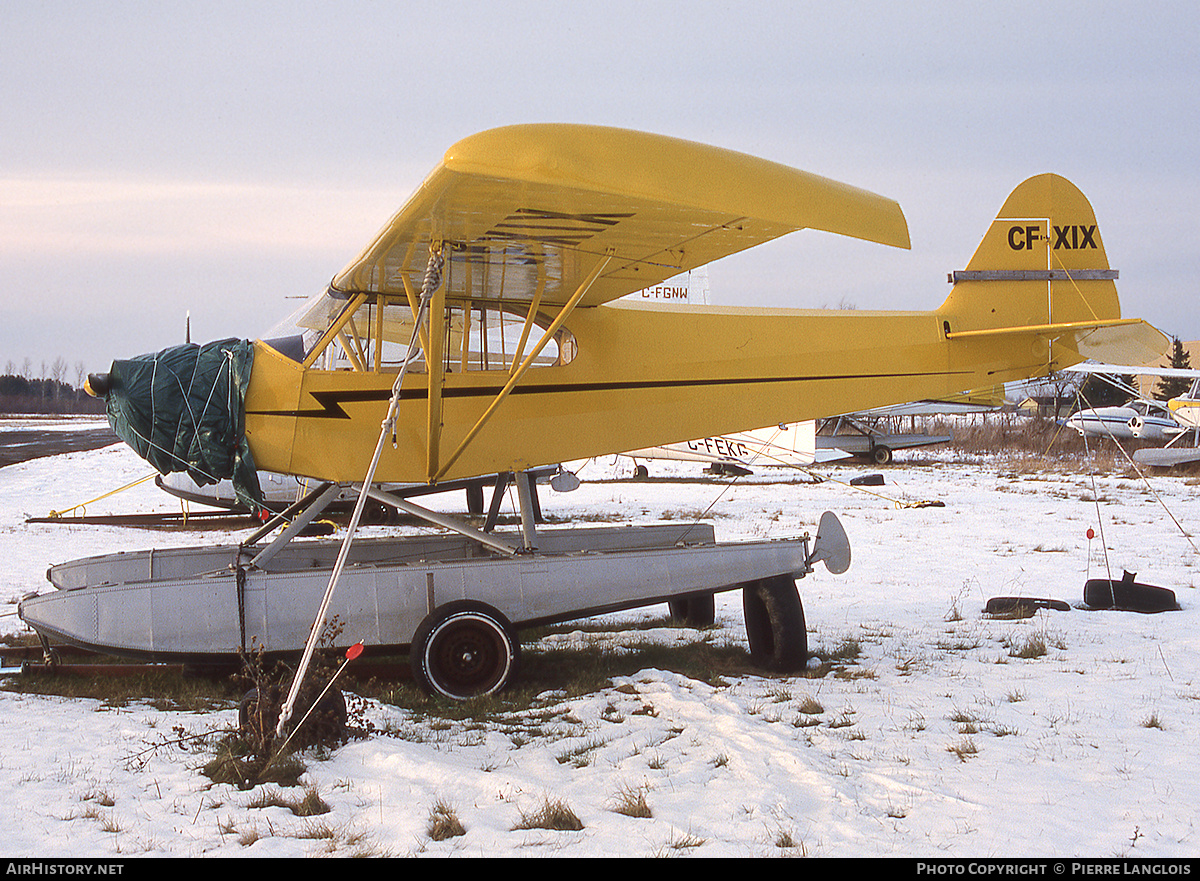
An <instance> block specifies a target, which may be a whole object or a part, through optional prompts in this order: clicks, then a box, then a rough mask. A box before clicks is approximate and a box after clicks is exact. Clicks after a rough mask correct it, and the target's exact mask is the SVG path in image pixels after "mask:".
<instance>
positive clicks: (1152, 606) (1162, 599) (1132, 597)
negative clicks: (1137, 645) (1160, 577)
mask: <svg viewBox="0 0 1200 881" xmlns="http://www.w3.org/2000/svg"><path fill="white" fill-rule="evenodd" d="M1133 578H1134V576H1133V575H1131V574H1130V573H1128V572H1126V573H1125V577H1124V578H1123V579H1122V580H1120V581H1116V580H1112V581H1110V580H1109V579H1107V578H1093V579H1091V580H1090V581H1088V582H1087V583H1086V584H1084V586H1083V603H1084V605H1085V606H1087V607H1088V608H1089V609H1113V610H1115V611H1119V612H1145V613H1154V612H1174V611H1176V610H1177V609H1178V608H1179V603H1178V602H1177V601H1176V599H1175V591H1173V590H1168V589H1167V588H1165V587H1155V586H1154V585H1151V584H1138V583H1137V582H1135V581H1134V580H1133Z"/></svg>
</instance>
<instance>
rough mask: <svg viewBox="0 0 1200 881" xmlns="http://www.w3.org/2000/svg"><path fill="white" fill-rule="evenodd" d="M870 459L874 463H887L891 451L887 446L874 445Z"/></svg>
mask: <svg viewBox="0 0 1200 881" xmlns="http://www.w3.org/2000/svg"><path fill="white" fill-rule="evenodd" d="M871 460H872V461H873V462H874V463H875V464H876V465H888V464H890V463H891V461H892V451H891V450H889V449H888V448H887V447H876V448H875V449H873V450H872V451H871Z"/></svg>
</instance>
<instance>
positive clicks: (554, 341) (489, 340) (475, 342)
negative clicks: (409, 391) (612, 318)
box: [267, 294, 577, 373]
mask: <svg viewBox="0 0 1200 881" xmlns="http://www.w3.org/2000/svg"><path fill="white" fill-rule="evenodd" d="M352 304H353V300H346V299H341V298H337V297H332V296H329V295H328V294H322V295H318V296H316V297H313V298H312V299H310V300H309V301H308V302H307V303H305V305H304V306H302V307H301V308H300V309H298V310H297V311H296V312H295V313H294V314H293V315H292V316H291V318H289V319H288V321H287V322H285V324H287V325H290V329H289V327H285V326H283V325H279V326H276V327H275V328H273V329H272V331H271V333H270V335H268V336H267V339H275V338H284V337H287V336H289V335H291V336H292V337H295V335H296V334H297V333H299V334H301V335H302V336H303V340H304V343H303V351H304V356H305V357H308V356H309V355H310V354H311V352H312V351H313V348H314V347H315V346H317V345H318V344H319V343H320V342H321V340H322V339H323V338H325V337H326V336H327V335H328V333H327V332H328V331H329V330H330V329H331V328H332V327H338V330H337V331H336V333H334V334H333V335H332V337H331V338H330V339H329V340H328V345H327V346H326V347H325V349H324V351H323V352H322V353H321V354H320V355H319V357H318V358H317V360H316V361H315V362H314V364H313V366H315V367H318V368H319V369H325V370H368V371H370V370H382V371H395V370H399V369H400V365H401V362H402V361H403V360H404V358H405V355H406V353H407V352H408V348H409V343H410V341H411V340H412V337H413V312H412V308H411V306H410V305H409V303H408V301H407V300H406V299H396V298H371V299H369V300H367V301H366V302H364V303H362V304H361V305H359V306H358V308H356V309H355V310H354V312H353V314H351V315H347V314H346V311H347V310H348V309H349V308H350V307H351V305H352ZM518 308H519V306H506V307H499V306H497V305H496V304H495V303H494V302H492V303H487V304H480V303H475V304H471V305H470V306H469V307H465V306H463V305H461V304H455V305H451V306H447V307H446V314H445V323H444V324H443V328H444V334H445V336H444V337H443V340H442V352H443V369H444V370H446V371H447V372H451V373H459V372H466V371H480V370H505V371H507V370H510V369H511V368H512V366H513V364H514V361H515V362H516V363H517V364H520V363H521V362H522V361H523V360H524V359H525V357H526V356H527V355H528V354H529V353H530V352H532V351H533V350H534V348H535V346H536V345H537V343H538V342H539V341H540V340H541V338H542V336H543V333H544V330H545V328H546V326H547V325H548V324H549V321H548V320H547V319H545V318H544V317H542V316H535V318H534V321H533V322H531V323H530V324H529V326H528V328H527V326H526V316H525V314H523V313H520V312H518V311H516V310H517V309H518ZM339 325H340V327H339ZM576 351H577V350H576V343H575V338H574V336H573V335H572V334H571V332H570V331H569V330H567V329H566V328H560V329H559V330H558V331H557V332H556V333H555V335H554V336H553V337H552V338H551V339H550V340H549V341H548V342H547V344H546V345H545V347H544V348H543V349H542V350H541V351H540V352H539V353H538V355H537V357H536V358H535V359H534V361H533V363H532V365H531V366H533V367H546V366H553V365H558V364H568V363H570V362H571V361H572V360H573V359H574V357H575V354H576ZM414 352H415V354H414V356H413V359H412V361H411V362H410V363H409V366H408V370H409V371H423V370H425V350H424V347H423V345H422V343H421V341H420V340H419V339H418V341H417V344H416V346H415V349H414ZM285 354H289V355H290V356H292V357H294V355H291V353H285Z"/></svg>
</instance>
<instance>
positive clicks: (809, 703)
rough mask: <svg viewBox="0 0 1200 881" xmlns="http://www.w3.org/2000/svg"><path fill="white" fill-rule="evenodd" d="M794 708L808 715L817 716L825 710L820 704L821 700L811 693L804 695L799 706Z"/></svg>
mask: <svg viewBox="0 0 1200 881" xmlns="http://www.w3.org/2000/svg"><path fill="white" fill-rule="evenodd" d="M796 709H798V710H799V711H800V712H801V713H804V714H805V715H808V716H818V715H820V714H821V713H824V712H825V708H824V707H823V706H821V702H820V701H818V700H817V699H816V698H814V697H813V696H812V695H805V696H804V700H802V701H800V706H799V707H797V708H796Z"/></svg>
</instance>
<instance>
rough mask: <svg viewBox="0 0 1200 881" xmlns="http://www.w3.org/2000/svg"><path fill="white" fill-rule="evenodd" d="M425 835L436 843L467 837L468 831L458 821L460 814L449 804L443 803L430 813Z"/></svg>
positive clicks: (438, 803) (439, 801)
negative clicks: (461, 836) (462, 836)
mask: <svg viewBox="0 0 1200 881" xmlns="http://www.w3.org/2000/svg"><path fill="white" fill-rule="evenodd" d="M425 834H426V835H428V836H429V837H430V838H431V839H433V840H434V841H446V840H447V839H450V838H457V837H458V836H460V835H466V834H467V830H466V829H465V828H464V827H463V824H462V822H461V821H459V819H458V812H457V811H456V810H455V809H454V807H453V806H452V805H450V804H448V803H447V802H444V801H441V800H440V799H439V800H438V802H437V803H436V804H435V805H434V806H433V808H432V809H431V810H430V811H429V820H428V821H426V823H425Z"/></svg>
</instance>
